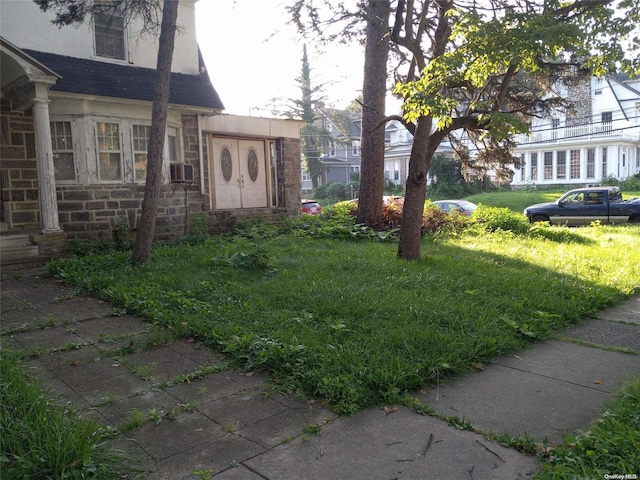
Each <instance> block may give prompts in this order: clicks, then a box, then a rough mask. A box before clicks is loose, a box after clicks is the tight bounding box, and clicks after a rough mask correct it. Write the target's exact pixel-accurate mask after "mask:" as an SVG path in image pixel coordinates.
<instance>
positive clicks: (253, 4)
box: [196, 0, 364, 116]
mask: <svg viewBox="0 0 640 480" xmlns="http://www.w3.org/2000/svg"><path fill="white" fill-rule="evenodd" d="M288 3H289V4H290V3H292V0H200V1H199V2H198V3H197V4H196V30H197V35H198V43H199V45H200V50H201V51H202V55H203V57H204V60H205V64H206V66H207V70H208V72H209V76H210V77H211V81H212V83H213V86H214V87H215V89H216V91H217V92H218V95H220V98H221V99H222V102H223V103H224V105H225V112H226V113H233V114H237V115H252V116H272V114H271V108H270V107H269V105H270V104H271V103H273V102H272V101H271V99H272V98H279V99H281V100H280V101H279V103H280V104H281V105H282V104H286V103H287V101H288V100H289V99H292V98H293V99H299V98H300V96H301V93H300V87H299V85H298V83H297V81H296V79H297V78H299V77H300V75H301V69H302V51H303V45H304V44H305V40H304V39H302V37H301V36H300V35H298V34H297V31H296V28H295V26H294V25H292V24H290V23H288V21H289V18H288V14H287V12H286V10H285V6H286V5H287V4H288ZM306 43H307V55H308V58H309V64H310V67H311V84H312V87H316V86H320V85H323V89H322V94H323V95H324V96H325V97H326V103H327V104H328V105H330V106H333V107H336V108H345V107H346V106H347V105H348V104H349V102H351V101H352V100H353V99H355V98H356V97H358V96H359V95H360V94H361V90H362V76H363V68H364V47H362V46H360V45H357V44H354V45H350V46H345V45H335V46H331V45H330V46H322V45H319V44H318V43H317V42H313V41H312V40H306Z"/></svg>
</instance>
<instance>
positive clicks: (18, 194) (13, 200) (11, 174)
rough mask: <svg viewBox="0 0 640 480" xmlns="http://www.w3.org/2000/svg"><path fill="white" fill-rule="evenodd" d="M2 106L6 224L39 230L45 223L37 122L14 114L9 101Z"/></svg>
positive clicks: (0, 153) (0, 159)
mask: <svg viewBox="0 0 640 480" xmlns="http://www.w3.org/2000/svg"><path fill="white" fill-rule="evenodd" d="M0 102H1V103H0V113H1V115H0V184H1V189H2V191H1V202H2V205H1V207H0V208H1V209H2V222H5V223H6V224H7V225H8V226H9V228H14V229H20V228H22V229H33V228H38V227H39V226H41V225H42V219H41V216H40V201H39V199H40V195H39V192H38V170H37V164H36V147H35V134H34V127H33V118H32V117H31V115H30V113H28V112H27V113H24V112H15V111H12V110H11V103H10V101H9V100H8V99H6V98H3V99H1V100H0Z"/></svg>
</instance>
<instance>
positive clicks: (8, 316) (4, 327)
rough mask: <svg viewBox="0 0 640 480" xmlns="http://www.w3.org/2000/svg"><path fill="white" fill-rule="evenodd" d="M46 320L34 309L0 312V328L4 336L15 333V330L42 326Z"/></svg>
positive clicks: (45, 317) (44, 316)
mask: <svg viewBox="0 0 640 480" xmlns="http://www.w3.org/2000/svg"><path fill="white" fill-rule="evenodd" d="M47 320H48V319H47V316H46V315H44V314H43V313H42V312H40V311H38V310H36V309H35V308H31V307H28V308H24V309H22V308H17V309H14V310H6V311H3V312H2V321H1V323H0V328H1V331H2V334H3V335H5V334H7V333H8V332H14V333H15V332H16V330H26V329H33V328H37V327H38V326H39V325H44V324H45V323H46V322H47Z"/></svg>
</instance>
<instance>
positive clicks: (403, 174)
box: [384, 120, 453, 186]
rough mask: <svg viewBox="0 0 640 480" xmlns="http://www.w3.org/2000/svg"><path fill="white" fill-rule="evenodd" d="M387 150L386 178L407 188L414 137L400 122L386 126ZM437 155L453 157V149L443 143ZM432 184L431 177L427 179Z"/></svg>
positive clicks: (392, 121)
mask: <svg viewBox="0 0 640 480" xmlns="http://www.w3.org/2000/svg"><path fill="white" fill-rule="evenodd" d="M385 128H386V139H387V140H386V144H387V146H386V148H385V151H384V177H385V180H388V181H390V182H392V183H395V184H396V185H402V186H405V185H406V183H407V176H408V175H409V158H410V157H411V148H412V146H413V135H411V133H410V132H409V131H408V130H407V129H406V128H405V126H404V125H402V123H401V122H399V121H398V120H391V121H390V122H387V125H386V127H385ZM435 155H445V156H447V157H452V156H453V148H452V147H451V145H450V144H448V143H446V142H443V143H441V144H440V146H439V147H438V149H437V150H436V152H435ZM427 183H428V184H429V183H431V177H430V176H429V177H427Z"/></svg>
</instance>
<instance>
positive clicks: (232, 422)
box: [198, 392, 287, 431]
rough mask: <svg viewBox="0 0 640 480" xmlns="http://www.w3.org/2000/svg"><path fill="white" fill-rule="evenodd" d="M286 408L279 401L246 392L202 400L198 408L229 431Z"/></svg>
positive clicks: (251, 423) (258, 420)
mask: <svg viewBox="0 0 640 480" xmlns="http://www.w3.org/2000/svg"><path fill="white" fill-rule="evenodd" d="M286 409H287V406H285V405H283V404H282V403H280V402H277V401H275V400H272V399H270V398H265V397H263V396H258V395H253V394H251V393H249V394H247V393H246V392H240V393H236V394H234V395H231V396H230V397H227V398H225V399H224V400H213V401H211V400H204V401H202V402H201V403H200V404H199V405H198V410H199V411H201V412H202V413H204V414H205V415H206V416H207V417H209V418H211V419H212V420H214V421H215V422H217V423H219V424H220V425H224V427H225V428H226V429H228V430H230V431H237V430H239V429H240V428H244V427H247V426H249V425H253V424H254V423H257V422H260V421H262V420H264V419H265V418H269V417H271V416H273V415H276V414H278V413H280V412H283V411H284V410H286Z"/></svg>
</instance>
